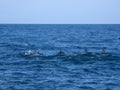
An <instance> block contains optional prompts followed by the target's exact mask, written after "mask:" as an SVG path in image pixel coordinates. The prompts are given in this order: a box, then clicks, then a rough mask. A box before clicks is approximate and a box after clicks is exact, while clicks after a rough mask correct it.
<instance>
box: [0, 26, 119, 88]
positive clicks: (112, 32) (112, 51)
mask: <svg viewBox="0 0 120 90" xmlns="http://www.w3.org/2000/svg"><path fill="white" fill-rule="evenodd" d="M85 48H86V49H87V52H90V54H84V52H85V51H84V49H85ZM103 48H105V52H106V54H102V53H101V52H102V50H103ZM60 50H62V51H63V52H64V53H65V54H64V55H58V52H59V51H60ZM38 52H39V53H42V54H39V53H38ZM119 89H120V25H112V24H110V25H107V24H106V25H104V24H103V25H99V24H98V25H94V24H93V25H92V24H91V25H89V24H85V25H84V24H82V25H79V24H78V25H74V24H73V25H72V24H63V25H62V24H51V25H49V24H46V25H45V24H40V25H39V24H28V25H27V24H26V25H24V24H1V25H0V90H119Z"/></svg>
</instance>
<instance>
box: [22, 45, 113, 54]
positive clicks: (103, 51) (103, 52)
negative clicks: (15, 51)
mask: <svg viewBox="0 0 120 90" xmlns="http://www.w3.org/2000/svg"><path fill="white" fill-rule="evenodd" d="M24 55H25V56H29V55H34V56H37V55H44V54H43V53H41V52H38V51H32V50H28V51H26V52H24ZM56 55H58V56H64V55H66V53H65V52H64V51H63V50H61V49H60V50H59V51H58V52H57V53H56ZM73 55H74V54H73ZM82 55H85V56H92V55H105V56H108V55H111V54H110V53H108V52H107V51H106V48H102V51H101V52H100V53H92V52H89V51H88V49H87V48H86V47H85V48H84V52H83V53H82Z"/></svg>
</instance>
